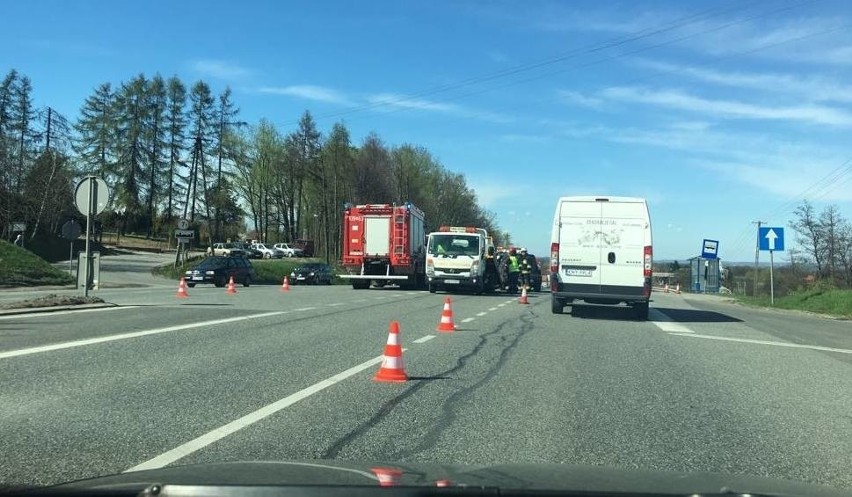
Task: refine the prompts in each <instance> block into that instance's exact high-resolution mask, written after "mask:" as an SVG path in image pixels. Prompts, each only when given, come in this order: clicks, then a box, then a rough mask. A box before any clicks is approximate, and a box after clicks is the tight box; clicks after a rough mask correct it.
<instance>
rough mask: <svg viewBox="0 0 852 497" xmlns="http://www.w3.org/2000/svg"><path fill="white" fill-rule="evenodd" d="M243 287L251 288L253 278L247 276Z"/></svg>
mask: <svg viewBox="0 0 852 497" xmlns="http://www.w3.org/2000/svg"><path fill="white" fill-rule="evenodd" d="M243 286H244V287H250V286H251V276H246V279H245V281H243Z"/></svg>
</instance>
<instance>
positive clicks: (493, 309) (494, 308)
mask: <svg viewBox="0 0 852 497" xmlns="http://www.w3.org/2000/svg"><path fill="white" fill-rule="evenodd" d="M488 310H489V311H496V310H497V308H496V307H492V308H490V309H488Z"/></svg>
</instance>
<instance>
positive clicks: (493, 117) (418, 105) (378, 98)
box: [367, 93, 512, 123]
mask: <svg viewBox="0 0 852 497" xmlns="http://www.w3.org/2000/svg"><path fill="white" fill-rule="evenodd" d="M367 101H368V102H369V103H371V104H373V105H376V106H379V108H385V109H394V108H396V109H409V110H422V111H429V112H439V113H444V114H451V115H457V116H461V117H468V118H472V119H479V120H482V121H489V122H494V123H509V122H511V121H512V119H511V118H510V117H508V116H504V115H502V114H497V113H494V112H488V111H480V110H475V109H470V108H467V107H463V106H461V105H457V104H450V103H445V102H437V101H432V100H427V99H423V98H416V97H408V96H405V95H400V94H397V93H378V94H374V95H370V96H368V97H367Z"/></svg>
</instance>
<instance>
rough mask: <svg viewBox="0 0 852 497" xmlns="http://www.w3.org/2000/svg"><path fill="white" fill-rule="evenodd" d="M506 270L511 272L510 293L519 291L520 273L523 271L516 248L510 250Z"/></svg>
mask: <svg viewBox="0 0 852 497" xmlns="http://www.w3.org/2000/svg"><path fill="white" fill-rule="evenodd" d="M506 270H507V272H508V274H509V293H511V294H516V293H518V275H519V274H520V272H521V267H520V262H519V261H518V253H517V252H516V251H515V249H514V248H513V249H510V250H509V262H508V264H507V265H506Z"/></svg>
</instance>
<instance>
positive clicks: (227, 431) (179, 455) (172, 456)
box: [124, 356, 384, 473]
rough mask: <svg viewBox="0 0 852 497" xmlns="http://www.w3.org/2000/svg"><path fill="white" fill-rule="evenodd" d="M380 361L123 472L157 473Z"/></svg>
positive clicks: (302, 392)
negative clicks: (154, 470)
mask: <svg viewBox="0 0 852 497" xmlns="http://www.w3.org/2000/svg"><path fill="white" fill-rule="evenodd" d="M383 359H384V356H378V357H374V358H372V359H370V360H369V361H367V362H362V363H361V364H359V365H357V366H355V367H352V368H349V369H347V370H346V371H343V372H342V373H338V374H336V375H334V376H332V377H330V378H327V379H325V380H322V381H320V382H319V383H314V384H313V385H311V386H309V387H307V388H305V389H302V390H299V391H298V392H296V393H294V394H291V395H288V396H287V397H284V398H283V399H280V400H277V401H275V402H273V403H272V404H269V405H266V406H264V407H261V408H260V409H258V410H256V411H254V412H251V413H249V414H246V415H245V416H243V417H241V418H239V419H236V420H234V421H231V422H230V423H228V424H226V425H223V426H220V427H219V428H216V429H215V430H212V431H210V432H207V433H205V434H204V435H201V436H200V437H198V438H196V439H193V440H190V441H189V442H186V443H185V444H183V445H180V446H178V447H175V448H174V449H172V450H170V451H168V452H165V453H163V454H160V455H159V456H157V457H155V458H153V459H149V460H147V461H145V462H143V463H142V464H138V465H136V466H133V467H132V468H130V469H128V470H126V471H124V472H125V473H128V472H131V471H144V470H146V469H158V468H162V467H163V466H166V465H168V464H171V463H173V462H175V461H177V460H179V459H183V458H184V457H186V456H188V455H190V454H192V453H194V452H197V451H199V450H201V449H203V448H204V447H207V446H208V445H210V444H212V443H215V442H217V441H219V440H221V439H223V438H225V437H227V436H228V435H231V434H233V433H236V432H237V431H239V430H242V429H243V428H245V427H247V426H251V425H253V424H254V423H257V422H258V421H260V420H262V419H264V418H266V417H268V416H271V415H273V414H275V413H276V412H278V411H280V410H282V409H284V408H287V407H289V406H291V405H293V404H295V403H296V402H299V401H300V400H303V399H306V398H308V397H310V396H311V395H313V394H315V393H318V392H321V391H322V390H325V389H326V388H328V387H330V386H332V385H334V384H335V383H339V382H341V381H343V380H345V379H346V378H349V377H350V376H354V375H356V374H358V373H360V372H361V371H363V370H365V369H367V368H369V367H372V366H374V365H376V364H379V363H380V362H382V360H383Z"/></svg>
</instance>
